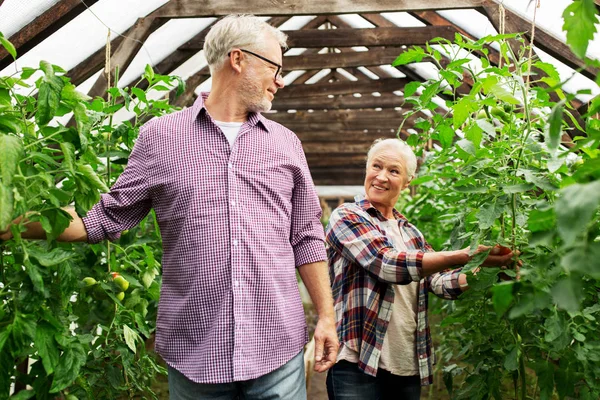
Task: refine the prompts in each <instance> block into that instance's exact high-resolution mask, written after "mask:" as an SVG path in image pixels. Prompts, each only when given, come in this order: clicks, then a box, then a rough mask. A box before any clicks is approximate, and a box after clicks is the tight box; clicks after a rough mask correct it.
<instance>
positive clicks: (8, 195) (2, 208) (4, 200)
mask: <svg viewBox="0 0 600 400" xmlns="http://www.w3.org/2000/svg"><path fill="white" fill-rule="evenodd" d="M12 220H13V192H12V190H11V189H10V188H8V187H6V186H4V184H2V183H0V229H1V230H4V229H5V228H6V227H7V226H8V224H10V223H11V222H12Z"/></svg>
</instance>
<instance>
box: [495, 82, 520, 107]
mask: <svg viewBox="0 0 600 400" xmlns="http://www.w3.org/2000/svg"><path fill="white" fill-rule="evenodd" d="M490 93H491V94H493V95H494V96H495V97H496V98H498V99H499V100H502V101H504V102H506V103H509V104H515V105H516V104H521V101H520V100H519V99H517V98H516V97H515V95H514V94H513V93H511V92H510V91H509V90H508V88H507V87H506V85H504V84H502V83H497V84H495V85H493V86H492V87H490Z"/></svg>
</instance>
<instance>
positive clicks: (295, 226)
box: [290, 141, 327, 267]
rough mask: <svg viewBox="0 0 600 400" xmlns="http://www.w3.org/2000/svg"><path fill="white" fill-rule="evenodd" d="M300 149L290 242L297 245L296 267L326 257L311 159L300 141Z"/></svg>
mask: <svg viewBox="0 0 600 400" xmlns="http://www.w3.org/2000/svg"><path fill="white" fill-rule="evenodd" d="M295 148H296V152H297V160H298V161H299V162H298V166H297V172H296V174H295V177H294V190H293V194H292V217H291V229H290V243H291V245H292V248H293V249H294V258H295V263H296V267H299V266H301V265H304V264H310V263H313V262H318V261H325V260H327V253H326V252H325V234H324V233H323V225H322V224H321V215H322V211H321V206H320V204H319V196H318V195H317V191H316V189H315V186H314V183H313V180H312V177H311V176H310V170H309V169H308V163H307V162H306V157H305V156H304V151H303V150H302V146H301V144H300V142H299V141H298V142H297V146H295Z"/></svg>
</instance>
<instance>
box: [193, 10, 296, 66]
mask: <svg viewBox="0 0 600 400" xmlns="http://www.w3.org/2000/svg"><path fill="white" fill-rule="evenodd" d="M265 32H268V33H270V34H271V35H273V37H274V38H275V39H276V40H277V41H278V42H279V45H280V46H281V47H283V48H287V35H286V34H285V33H283V32H282V31H280V30H279V29H277V28H275V27H274V26H272V25H269V24H268V23H266V22H265V21H263V20H262V19H260V18H258V17H255V16H254V15H228V16H227V17H225V18H223V19H222V20H220V21H219V22H217V23H216V24H215V25H214V26H213V27H212V28H211V29H210V31H209V32H208V33H207V34H206V38H205V40H204V56H205V57H206V61H207V62H208V67H209V68H210V72H211V74H213V73H214V72H215V71H217V70H218V69H220V68H221V67H222V66H223V64H224V63H225V60H226V59H227V54H228V53H229V52H230V51H231V50H233V49H247V50H250V51H257V52H260V51H261V50H264V36H263V35H264V33H265Z"/></svg>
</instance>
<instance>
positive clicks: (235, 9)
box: [153, 0, 490, 18]
mask: <svg viewBox="0 0 600 400" xmlns="http://www.w3.org/2000/svg"><path fill="white" fill-rule="evenodd" d="M489 2H490V0H429V1H423V0H377V1H374V0H297V1H293V2H292V1H270V2H264V1H262V0H246V1H238V0H204V1H197V0H171V1H170V2H168V3H167V4H165V5H164V6H163V7H161V8H160V9H159V10H156V11H155V12H154V13H153V16H157V17H167V18H198V17H216V16H223V15H228V14H255V15H272V16H275V15H287V16H294V15H328V14H354V13H365V12H371V13H373V12H393V11H417V10H449V9H461V8H475V7H480V6H482V5H484V4H487V3H489Z"/></svg>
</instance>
